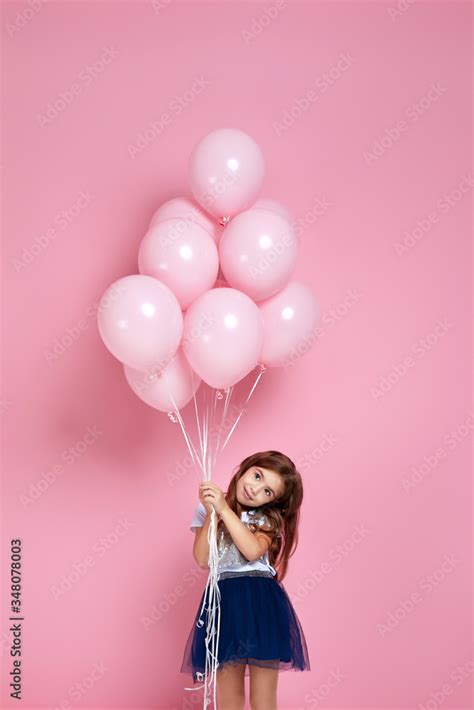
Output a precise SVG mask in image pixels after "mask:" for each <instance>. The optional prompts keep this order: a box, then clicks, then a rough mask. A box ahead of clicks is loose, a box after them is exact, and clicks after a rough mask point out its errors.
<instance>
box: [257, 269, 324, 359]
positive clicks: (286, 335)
mask: <svg viewBox="0 0 474 710" xmlns="http://www.w3.org/2000/svg"><path fill="white" fill-rule="evenodd" d="M259 308H260V312H261V314H262V316H263V325H264V333H265V336H264V341H263V348H262V353H261V356H260V361H261V362H262V363H263V364H264V365H268V366H269V367H281V366H283V365H288V364H292V363H293V362H294V360H296V359H297V358H299V357H301V356H302V355H304V354H305V353H306V352H308V350H310V348H311V347H312V346H313V344H314V342H315V339H316V332H315V331H316V328H317V326H318V324H319V319H320V313H319V305H318V303H317V301H316V298H315V297H314V295H313V293H312V291H311V290H310V289H309V288H308V287H307V286H305V285H304V284H302V283H300V282H299V281H290V283H289V284H287V286H285V288H283V289H282V290H281V291H279V292H278V293H277V294H275V295H274V296H272V297H271V298H268V299H267V300H265V301H262V302H261V303H259Z"/></svg>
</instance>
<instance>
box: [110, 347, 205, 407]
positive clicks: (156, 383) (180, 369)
mask: <svg viewBox="0 0 474 710" xmlns="http://www.w3.org/2000/svg"><path fill="white" fill-rule="evenodd" d="M124 373H125V377H126V379H127V382H128V384H129V385H130V387H131V388H132V390H133V391H134V392H135V394H136V395H137V397H139V398H140V399H141V400H142V401H143V402H146V404H149V405H150V407H154V408H155V409H159V410H160V411H161V412H171V411H173V410H174V409H175V405H176V408H177V409H183V407H185V406H186V405H187V404H188V402H189V401H190V400H191V399H192V397H193V396H194V393H195V392H197V390H198V389H199V385H200V384H201V378H200V377H199V376H198V375H197V374H196V373H195V372H193V371H192V369H191V367H190V365H189V363H188V361H187V360H186V358H185V357H184V354H183V351H182V348H179V350H178V352H177V353H176V355H175V356H174V357H173V359H172V360H171V362H170V363H169V364H168V365H167V366H166V367H165V368H164V369H163V370H162V371H161V372H158V371H157V372H156V373H147V372H142V371H141V370H134V369H133V368H131V367H128V366H127V365H124Z"/></svg>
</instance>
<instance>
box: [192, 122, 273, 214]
mask: <svg viewBox="0 0 474 710" xmlns="http://www.w3.org/2000/svg"><path fill="white" fill-rule="evenodd" d="M188 174H189V184H190V186H191V191H192V193H193V195H194V197H195V199H196V200H197V201H198V202H199V204H200V205H202V207H204V209H205V210H207V211H208V212H210V213H211V214H213V215H215V216H216V217H218V218H219V219H222V218H224V217H232V216H233V215H235V214H237V212H240V211H241V210H243V209H245V208H246V207H249V206H250V205H251V204H252V202H254V200H255V198H256V196H257V194H258V192H259V190H260V187H261V184H262V181H263V177H264V174H265V164H264V160H263V155H262V151H261V150H260V148H259V146H258V144H257V143H256V142H255V141H254V139H253V138H251V137H250V136H249V135H248V134H247V133H244V132H243V131H240V130H238V129H237V128H220V129H218V130H216V131H212V133H208V135H207V136H204V138H202V140H200V141H199V143H198V144H197V145H196V146H195V148H194V150H193V151H192V153H191V156H190V158H189V166H188Z"/></svg>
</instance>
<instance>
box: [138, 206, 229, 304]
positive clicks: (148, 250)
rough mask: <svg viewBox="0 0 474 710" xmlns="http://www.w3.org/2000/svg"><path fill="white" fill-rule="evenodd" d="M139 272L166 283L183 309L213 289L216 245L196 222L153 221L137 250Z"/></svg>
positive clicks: (216, 262)
mask: <svg viewBox="0 0 474 710" xmlns="http://www.w3.org/2000/svg"><path fill="white" fill-rule="evenodd" d="M138 269H139V271H140V273H141V274H147V275H148V276H154V277H155V278H157V279H160V281H162V282H163V283H165V284H166V285H167V286H168V287H169V288H170V289H171V290H172V291H173V293H174V294H175V296H176V298H177V299H178V301H179V303H180V305H181V308H182V309H183V310H185V309H186V308H187V307H188V306H189V305H190V303H192V302H193V301H194V299H195V298H197V297H198V296H200V295H201V293H204V292H205V291H208V290H209V289H210V288H212V286H213V284H214V282H215V280H216V277H217V272H218V270H219V255H218V252H217V247H216V245H215V243H214V241H213V239H212V237H211V236H209V234H208V233H207V232H206V230H205V229H204V228H203V227H201V226H200V225H199V224H197V223H196V222H189V221H185V220H179V219H167V220H166V221H164V222H156V223H155V224H154V225H153V226H152V227H151V228H150V229H149V230H148V232H147V233H146V234H145V236H144V237H143V239H142V242H141V244H140V248H139V250H138Z"/></svg>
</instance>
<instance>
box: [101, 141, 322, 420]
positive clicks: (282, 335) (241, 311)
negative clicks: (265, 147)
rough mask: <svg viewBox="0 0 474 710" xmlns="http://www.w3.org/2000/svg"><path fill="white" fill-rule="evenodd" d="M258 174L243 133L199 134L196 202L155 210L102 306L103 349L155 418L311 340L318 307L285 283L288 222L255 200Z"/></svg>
mask: <svg viewBox="0 0 474 710" xmlns="http://www.w3.org/2000/svg"><path fill="white" fill-rule="evenodd" d="M264 173H265V167H264V160H263V156H262V153H261V150H260V148H259V146H258V145H257V143H256V142H255V141H254V140H253V139H252V138H251V137H250V136H249V135H248V134H246V133H244V132H243V131H241V130H237V129H233V128H223V129H219V130H216V131H213V132H212V133H209V134H208V135H206V136H205V137H204V138H203V139H202V140H201V141H200V142H199V143H198V144H197V145H196V147H195V148H194V150H193V151H192V153H191V156H190V159H189V174H188V177H189V184H190V188H191V192H192V195H193V197H194V200H192V199H190V198H188V197H177V198H175V199H172V200H169V201H168V202H165V203H164V204H163V205H161V207H159V208H158V209H157V211H156V212H155V214H154V215H153V217H152V220H151V222H150V225H149V227H148V231H147V232H146V234H145V236H144V237H143V239H142V241H141V244H140V247H139V252H138V269H139V274H134V275H132V276H125V277H124V278H121V279H118V280H117V281H115V282H114V283H113V284H112V285H111V286H110V287H109V288H108V289H107V290H106V291H105V293H104V295H103V297H102V299H101V302H100V305H99V309H98V327H99V332H100V335H101V337H102V339H103V341H104V343H105V345H106V347H107V348H108V349H109V350H110V352H111V353H112V354H113V355H114V356H115V357H116V358H117V359H118V360H120V361H121V362H122V363H123V365H124V373H125V377H126V380H127V382H128V383H129V385H130V387H131V388H132V389H133V391H134V392H135V393H136V394H137V396H138V397H140V398H141V399H142V400H143V401H144V402H146V403H147V404H149V405H150V406H152V407H155V408H156V409H159V410H160V411H164V412H170V411H173V410H176V409H181V408H182V407H184V406H185V405H186V404H187V403H188V402H189V401H190V400H191V399H192V398H193V395H194V394H195V392H196V391H197V389H198V387H199V386H200V384H201V381H204V382H205V383H206V384H208V385H209V386H210V387H214V388H216V389H226V388H229V387H231V386H233V385H234V384H236V383H237V382H238V381H239V380H241V379H242V378H243V377H245V376H246V375H247V374H248V373H249V372H250V371H251V370H252V369H254V368H255V366H256V365H263V366H267V367H278V366H283V365H286V364H288V363H292V362H293V361H294V360H295V359H297V358H298V357H300V356H301V355H302V354H303V353H305V352H307V351H308V350H309V348H310V347H311V346H312V344H313V342H314V334H315V329H316V327H317V325H318V323H319V317H320V316H319V307H318V304H317V301H316V299H315V297H314V295H313V293H312V291H311V290H310V289H309V288H308V287H307V286H305V285H304V284H302V283H300V282H299V281H295V280H292V279H291V275H292V273H293V270H294V268H295V264H296V259H297V256H298V247H299V244H298V239H297V237H296V234H295V230H294V227H293V219H292V217H291V214H290V213H289V211H288V210H287V209H286V208H285V207H284V206H282V205H281V204H279V203H278V202H275V201H274V200H271V199H257V197H258V193H259V191H260V188H261V185H262V182H263V178H264ZM219 267H220V269H221V271H222V275H223V277H224V279H225V282H224V285H223V280H222V278H219V276H220V274H219Z"/></svg>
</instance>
